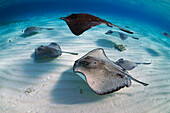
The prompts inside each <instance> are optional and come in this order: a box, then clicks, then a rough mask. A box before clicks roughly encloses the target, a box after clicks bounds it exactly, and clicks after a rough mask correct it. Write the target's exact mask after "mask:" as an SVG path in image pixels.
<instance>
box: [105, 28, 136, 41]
mask: <svg viewBox="0 0 170 113" xmlns="http://www.w3.org/2000/svg"><path fill="white" fill-rule="evenodd" d="M113 33H118V34H119V37H120V38H121V39H122V40H126V39H127V38H128V37H131V38H133V39H136V40H138V39H139V38H137V37H134V36H130V35H127V34H124V33H122V32H118V31H112V30H109V31H107V32H106V33H105V34H106V35H111V34H113Z"/></svg>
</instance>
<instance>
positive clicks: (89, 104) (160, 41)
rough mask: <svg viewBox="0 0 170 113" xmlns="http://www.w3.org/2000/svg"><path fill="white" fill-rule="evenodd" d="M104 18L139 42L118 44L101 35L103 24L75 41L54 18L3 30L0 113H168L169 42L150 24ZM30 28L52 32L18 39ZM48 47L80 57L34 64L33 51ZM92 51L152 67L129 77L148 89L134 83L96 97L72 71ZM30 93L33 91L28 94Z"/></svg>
mask: <svg viewBox="0 0 170 113" xmlns="http://www.w3.org/2000/svg"><path fill="white" fill-rule="evenodd" d="M60 16H63V15H59V17H60ZM64 16H65V15H64ZM103 18H104V17H103ZM105 19H108V20H109V21H110V22H112V23H114V24H117V25H119V26H121V27H125V26H126V25H127V26H129V27H130V28H129V29H130V30H132V31H133V32H134V33H135V34H134V36H136V37H139V38H140V39H139V40H135V39H132V38H128V39H127V40H126V41H122V40H120V39H119V38H118V37H115V36H109V35H105V34H104V33H105V32H106V31H108V30H110V28H109V27H107V26H105V25H99V26H96V27H94V28H92V29H90V30H88V31H86V32H85V33H84V34H82V35H81V36H78V37H77V36H74V35H73V34H72V33H71V32H70V30H69V28H68V27H67V25H66V23H65V22H64V21H62V20H59V19H56V17H45V16H44V17H34V18H32V19H30V20H27V21H21V22H16V23H10V24H6V25H4V26H1V28H2V29H1V30H0V35H1V39H2V41H3V42H1V45H2V48H1V50H0V51H1V52H0V113H137V112H138V113H168V112H170V108H169V106H170V74H169V73H170V59H169V56H170V39H168V38H167V37H165V36H163V35H161V32H162V31H163V30H161V29H159V28H156V27H153V26H151V25H147V24H144V23H139V22H137V21H134V20H129V21H127V19H124V18H118V17H117V18H111V17H110V18H109V17H106V18H105ZM113 19H114V20H113ZM29 26H41V27H52V28H55V30H51V31H42V32H40V33H39V34H37V35H34V36H30V37H26V38H23V37H20V36H19V35H20V34H21V33H22V30H23V29H25V28H27V27H29ZM51 42H56V43H58V44H59V45H60V46H61V48H62V50H64V51H70V52H78V53H79V55H77V56H74V55H69V54H64V53H63V54H62V56H60V57H58V58H57V59H54V60H51V61H48V62H35V61H34V60H33V58H32V54H33V52H34V49H35V48H37V47H38V46H40V45H48V44H49V43H51ZM114 43H117V44H124V45H125V46H126V48H127V50H125V51H123V52H119V51H118V50H116V49H115V48H114ZM95 48H103V49H104V50H105V52H106V55H107V56H108V57H109V58H110V59H111V60H113V61H116V60H118V59H119V58H124V59H128V60H132V61H136V62H151V63H152V64H151V65H140V66H138V67H136V68H135V69H134V70H132V71H130V72H129V73H130V74H131V75H132V76H133V77H134V78H136V79H138V80H141V81H143V82H146V83H149V86H147V87H144V86H142V85H140V84H138V83H136V82H133V81H132V86H131V87H129V88H123V89H121V90H119V91H117V92H114V93H111V94H108V95H104V96H101V95H97V94H95V93H94V92H93V91H92V90H91V89H90V87H89V86H88V85H87V83H86V82H84V81H83V80H82V79H81V78H80V77H79V76H78V75H76V74H75V73H73V71H72V67H73V64H74V61H75V60H77V59H79V58H80V57H81V56H83V55H85V54H86V53H87V52H89V51H90V50H92V49H95ZM28 88H32V89H34V91H33V92H31V93H26V92H25V91H26V90H27V89H28Z"/></svg>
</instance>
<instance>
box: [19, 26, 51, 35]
mask: <svg viewBox="0 0 170 113" xmlns="http://www.w3.org/2000/svg"><path fill="white" fill-rule="evenodd" d="M43 29H45V30H54V28H43V27H28V28H26V29H25V30H24V33H23V34H22V36H23V37H27V36H32V35H35V34H37V33H39V32H40V31H41V30H43Z"/></svg>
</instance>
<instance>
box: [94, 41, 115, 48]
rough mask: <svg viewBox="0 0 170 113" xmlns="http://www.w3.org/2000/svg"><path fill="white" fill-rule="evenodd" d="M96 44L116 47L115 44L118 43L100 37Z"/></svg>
mask: <svg viewBox="0 0 170 113" xmlns="http://www.w3.org/2000/svg"><path fill="white" fill-rule="evenodd" d="M96 44H97V46H100V47H106V48H114V47H115V45H116V43H115V42H112V41H110V40H107V39H98V40H97V41H96Z"/></svg>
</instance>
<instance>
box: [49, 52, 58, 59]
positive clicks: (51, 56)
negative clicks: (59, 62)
mask: <svg viewBox="0 0 170 113" xmlns="http://www.w3.org/2000/svg"><path fill="white" fill-rule="evenodd" d="M46 56H48V57H50V58H56V57H58V56H60V55H59V54H58V53H52V54H49V55H46Z"/></svg>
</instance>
